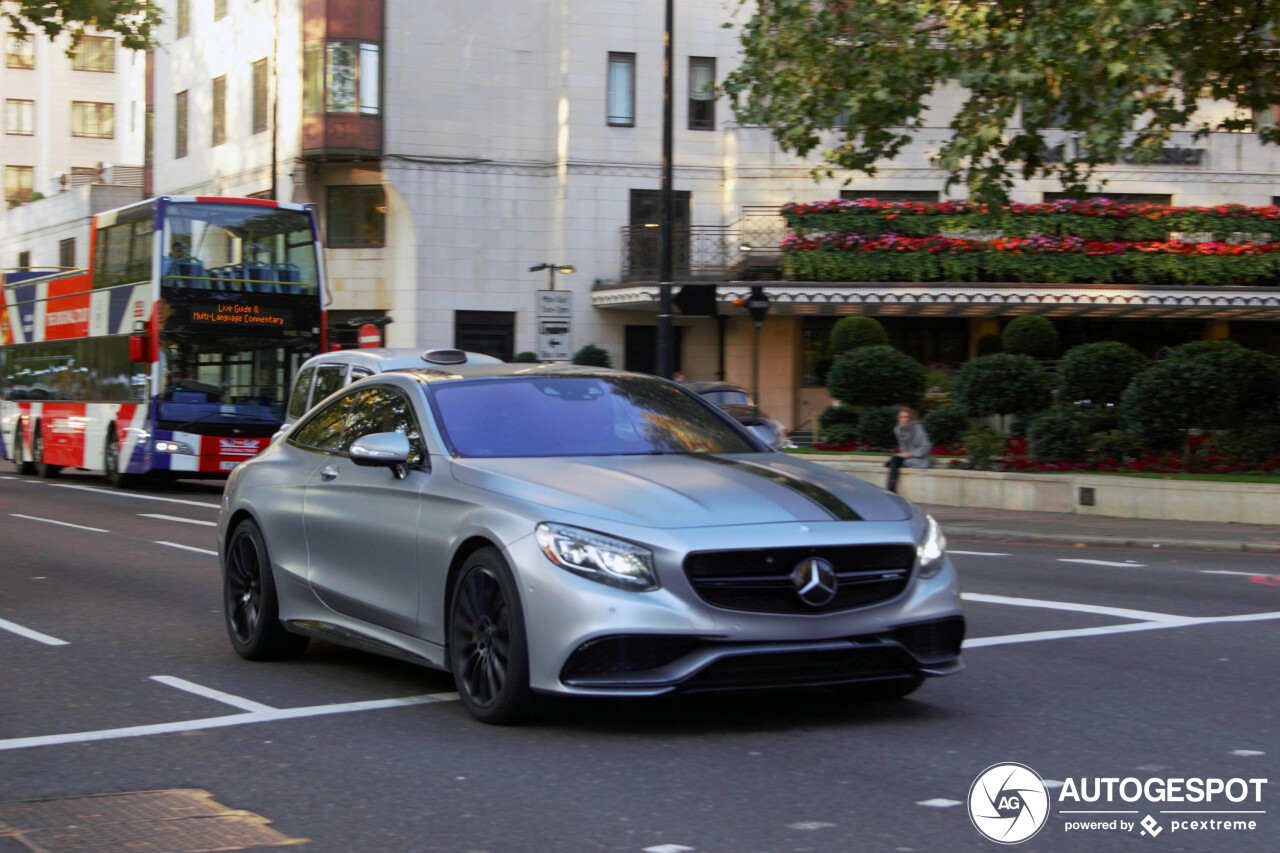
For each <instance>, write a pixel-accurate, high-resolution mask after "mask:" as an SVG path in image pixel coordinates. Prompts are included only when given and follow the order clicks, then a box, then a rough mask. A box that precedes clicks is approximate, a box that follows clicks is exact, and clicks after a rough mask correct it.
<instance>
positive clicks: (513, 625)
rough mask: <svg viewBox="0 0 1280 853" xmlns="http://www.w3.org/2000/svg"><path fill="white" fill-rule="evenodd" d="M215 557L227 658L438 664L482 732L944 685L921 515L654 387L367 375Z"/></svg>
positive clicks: (225, 533)
mask: <svg viewBox="0 0 1280 853" xmlns="http://www.w3.org/2000/svg"><path fill="white" fill-rule="evenodd" d="M218 539H219V548H220V551H221V558H222V565H223V586H224V605H225V611H226V623H227V630H228V633H229V634H230V637H231V643H232V645H233V646H234V647H235V650H236V651H237V652H238V653H239V654H240V655H241V656H243V657H245V658H249V659H251V660H265V659H281V658H287V657H292V656H296V655H298V654H300V653H301V652H302V651H303V649H304V648H305V646H306V645H307V641H308V638H310V637H319V638H323V639H326V640H331V641H334V642H337V643H343V644H347V645H355V646H357V647H361V648H365V649H368V650H371V651H375V652H379V653H382V654H389V655H393V656H396V657H400V658H404V659H408V660H412V661H415V662H418V663H422V664H425V665H428V666H432V667H437V668H440V669H445V670H450V671H452V672H453V674H454V677H455V679H456V681H457V684H458V692H459V694H460V695H461V697H462V701H463V703H464V704H465V706H466V707H467V709H468V710H469V711H470V712H471V713H472V714H473V715H474V716H475V717H476V718H478V719H480V720H482V721H485V722H491V723H505V722H512V721H515V720H517V719H519V718H520V717H522V716H523V715H524V714H525V713H527V711H528V710H529V708H530V705H531V703H532V700H533V699H534V698H535V697H534V694H539V693H552V694H565V695H594V696H654V695H658V694H663V693H672V692H693V691H709V690H738V689H755V688H773V687H796V686H825V687H831V688H834V689H836V690H839V691H842V692H847V693H849V694H850V695H852V696H865V697H874V698H894V697H900V696H905V695H906V694H908V693H910V692H911V691H913V690H914V689H915V688H917V687H918V686H919V685H920V683H921V682H922V681H923V679H924V678H925V677H926V676H935V675H947V674H950V673H953V672H956V671H958V670H959V669H960V668H961V667H962V663H961V658H960V645H961V640H962V639H963V636H964V624H965V623H964V616H963V614H962V610H961V605H960V598H959V594H958V592H957V588H956V575H955V570H954V568H953V567H952V565H951V563H950V561H949V560H948V559H947V555H946V543H945V540H944V539H943V536H942V532H941V531H940V530H939V528H938V525H937V524H936V523H935V522H934V521H933V519H932V518H930V517H929V516H927V515H924V514H923V513H921V512H920V511H919V510H918V509H916V508H915V507H913V506H912V505H911V504H910V503H908V502H907V501H905V500H903V499H902V498H900V497H898V496H897V495H893V494H889V493H887V492H884V491H882V490H880V489H878V488H876V487H874V486H871V485H869V484H866V483H863V482H861V481H859V480H857V479H854V478H852V477H849V476H846V475H844V474H841V473H839V472H836V471H833V470H831V469H830V468H827V467H824V466H821V465H817V464H813V463H809V462H805V461H804V460H803V459H799V458H795V457H792V456H787V455H785V454H783V453H780V452H776V451H772V450H769V449H768V448H767V447H765V446H764V445H763V444H762V443H760V441H759V440H758V439H757V438H755V437H754V436H753V435H752V434H751V433H750V432H748V431H747V430H746V429H745V428H743V427H742V426H741V425H739V424H738V423H737V422H735V421H734V420H733V418H731V417H729V416H728V415H726V414H724V413H723V412H721V411H719V410H718V409H717V408H716V407H715V406H712V405H711V404H709V403H707V402H705V401H703V400H702V399H700V398H699V397H698V395H697V394H694V393H692V392H690V391H688V390H686V389H683V388H681V387H680V386H679V385H677V384H675V383H673V382H667V381H665V380H662V379H657V378H654V377H652V376H644V375H639V374H633V373H626V372H622V371H615V370H604V369H598V368H583V367H566V366H549V365H526V364H461V365H456V366H437V367H434V368H422V369H419V370H412V371H406V372H397V373H385V374H380V375H376V376H372V377H370V378H368V379H364V380H361V381H359V382H356V383H354V384H352V385H349V386H347V387H345V388H343V389H341V390H339V391H338V392H337V393H335V394H333V395H332V396H330V397H328V398H327V399H325V400H324V401H323V402H321V403H320V404H318V405H317V406H316V407H315V408H313V409H312V410H311V411H309V412H308V413H307V414H306V415H305V416H304V417H302V418H301V419H300V420H299V421H298V422H297V423H296V424H294V425H293V426H292V427H291V428H290V429H289V430H288V432H287V433H286V434H285V435H284V436H283V437H282V439H281V440H279V441H276V442H275V443H274V444H273V445H272V446H271V447H270V448H269V449H267V450H266V451H265V452H263V453H262V454H261V455H259V456H258V457H256V458H255V459H252V460H250V461H249V462H246V463H245V464H243V465H241V466H240V467H239V468H238V469H236V471H235V472H234V473H233V474H232V476H231V479H230V481H229V482H228V484H227V488H226V492H225V496H224V498H223V503H222V510H221V513H220V515H219V519H218Z"/></svg>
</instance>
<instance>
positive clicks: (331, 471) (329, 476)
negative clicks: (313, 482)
mask: <svg viewBox="0 0 1280 853" xmlns="http://www.w3.org/2000/svg"><path fill="white" fill-rule="evenodd" d="M320 478H321V479H322V480H336V479H338V466H337V465H326V466H324V467H323V468H321V469H320Z"/></svg>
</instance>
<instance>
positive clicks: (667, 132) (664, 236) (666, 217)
mask: <svg viewBox="0 0 1280 853" xmlns="http://www.w3.org/2000/svg"><path fill="white" fill-rule="evenodd" d="M674 41H675V0H667V29H666V45H665V47H664V52H663V64H662V193H661V196H662V198H661V202H660V204H659V219H658V223H659V228H658V235H659V236H658V243H659V251H658V363H657V372H658V375H659V376H661V377H662V378H664V379H670V378H671V372H672V370H673V368H674V365H672V363H671V361H672V358H671V349H672V347H671V278H672V275H671V266H672V264H671V250H672V239H671V213H672V208H673V207H674V201H673V200H674V193H673V192H672V187H671V148H672V145H671V105H672V101H673V97H672V74H673V71H674V69H673V68H672V63H673V62H674V54H673V49H674V46H673V42H674Z"/></svg>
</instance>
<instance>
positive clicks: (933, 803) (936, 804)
mask: <svg viewBox="0 0 1280 853" xmlns="http://www.w3.org/2000/svg"><path fill="white" fill-rule="evenodd" d="M916 805H917V806H928V807H929V808H931V809H949V808H951V807H952V806H958V805H960V801H959V800H948V799H947V798H945V797H934V798H933V799H932V800H921V801H920V802H918V803H916Z"/></svg>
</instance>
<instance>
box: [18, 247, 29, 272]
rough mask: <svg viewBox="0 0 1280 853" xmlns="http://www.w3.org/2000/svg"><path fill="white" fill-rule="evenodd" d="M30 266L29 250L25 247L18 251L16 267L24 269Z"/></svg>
mask: <svg viewBox="0 0 1280 853" xmlns="http://www.w3.org/2000/svg"><path fill="white" fill-rule="evenodd" d="M30 266H31V250H30V249H27V250H26V251H22V252H19V253H18V269H20V270H25V269H27V268H28V267H30Z"/></svg>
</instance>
